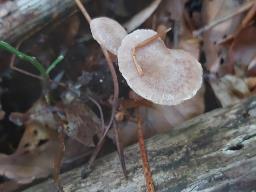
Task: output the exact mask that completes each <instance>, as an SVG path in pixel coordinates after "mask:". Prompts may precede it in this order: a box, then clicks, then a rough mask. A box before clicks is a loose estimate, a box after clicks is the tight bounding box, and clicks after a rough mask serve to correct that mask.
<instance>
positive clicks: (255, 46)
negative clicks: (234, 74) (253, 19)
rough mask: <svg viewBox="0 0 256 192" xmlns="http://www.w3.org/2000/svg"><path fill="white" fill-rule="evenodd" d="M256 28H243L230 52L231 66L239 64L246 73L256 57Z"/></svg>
mask: <svg viewBox="0 0 256 192" xmlns="http://www.w3.org/2000/svg"><path fill="white" fill-rule="evenodd" d="M255 34H256V27H255V26H253V25H251V26H247V27H245V28H243V29H242V30H241V31H240V32H239V34H238V35H237V37H236V38H235V39H234V41H233V43H232V46H231V47H230V50H229V59H230V65H232V66H233V65H234V64H235V63H239V64H240V65H241V67H242V66H243V67H242V68H244V70H245V71H247V68H248V66H249V64H250V68H253V63H251V62H252V61H253V60H254V59H255V57H256V36H255Z"/></svg>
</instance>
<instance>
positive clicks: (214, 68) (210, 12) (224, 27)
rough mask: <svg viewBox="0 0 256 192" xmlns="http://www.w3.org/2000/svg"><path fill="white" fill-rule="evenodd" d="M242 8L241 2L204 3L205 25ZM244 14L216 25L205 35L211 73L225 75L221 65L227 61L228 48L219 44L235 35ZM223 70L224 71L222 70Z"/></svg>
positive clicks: (220, 0)
mask: <svg viewBox="0 0 256 192" xmlns="http://www.w3.org/2000/svg"><path fill="white" fill-rule="evenodd" d="M240 6H241V4H240V2H239V1H226V0H219V1H203V9H202V18H203V20H204V23H205V25H206V24H208V23H210V22H212V21H214V20H217V19H219V18H222V17H225V16H226V15H228V14H230V13H233V12H235V11H236V10H237V9H238V8H239V7H240ZM241 19H242V14H240V15H237V16H235V17H232V18H231V19H229V20H227V21H225V22H223V23H221V24H219V25H216V26H215V27H213V28H212V29H210V30H208V31H206V32H205V33H204V35H203V41H204V52H205V55H206V62H207V63H206V66H207V68H208V70H209V71H210V72H213V73H217V72H218V73H225V71H221V65H223V64H225V63H226V61H227V51H226V48H224V47H221V46H219V45H218V42H220V41H222V40H223V39H225V38H226V37H227V36H229V35H230V34H233V33H234V32H235V30H236V29H237V27H238V26H239V24H240V22H241ZM222 70H223V69H222Z"/></svg>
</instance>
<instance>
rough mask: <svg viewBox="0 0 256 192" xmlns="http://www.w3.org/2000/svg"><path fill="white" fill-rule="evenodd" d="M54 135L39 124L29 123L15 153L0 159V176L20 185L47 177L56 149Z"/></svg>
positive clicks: (56, 142)
mask: <svg viewBox="0 0 256 192" xmlns="http://www.w3.org/2000/svg"><path fill="white" fill-rule="evenodd" d="M56 135H57V134H56V132H55V131H53V130H50V129H48V128H46V127H44V126H43V125H42V124H40V123H39V122H31V123H30V124H29V125H27V127H26V129H25V133H24V135H23V137H22V139H21V142H20V143H19V146H18V148H17V150H16V152H15V153H14V154H12V155H8V156H2V157H1V158H0V175H3V176H5V177H7V178H10V179H14V180H16V181H17V182H18V183H22V184H25V183H30V182H31V181H33V180H34V179H37V178H42V177H46V176H48V175H49V174H50V173H51V170H52V167H53V159H54V156H55V153H56V151H57V148H58V141H57V139H56V138H57V137H56Z"/></svg>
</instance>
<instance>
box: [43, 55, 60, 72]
mask: <svg viewBox="0 0 256 192" xmlns="http://www.w3.org/2000/svg"><path fill="white" fill-rule="evenodd" d="M63 59H64V56H63V55H59V57H57V59H55V60H54V61H53V62H52V64H51V65H50V66H49V67H48V68H47V70H46V73H47V75H49V74H50V72H51V71H52V70H53V69H54V68H55V67H56V66H57V65H58V64H59V63H60V62H61V61H62V60H63Z"/></svg>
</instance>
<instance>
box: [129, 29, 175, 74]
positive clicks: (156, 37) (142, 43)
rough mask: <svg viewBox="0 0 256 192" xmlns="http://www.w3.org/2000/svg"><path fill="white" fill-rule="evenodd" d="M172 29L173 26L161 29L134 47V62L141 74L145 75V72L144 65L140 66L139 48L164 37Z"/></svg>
mask: <svg viewBox="0 0 256 192" xmlns="http://www.w3.org/2000/svg"><path fill="white" fill-rule="evenodd" d="M171 29H172V28H168V29H166V30H164V31H161V32H159V33H157V34H155V35H153V36H152V37H150V38H148V39H145V40H144V41H142V42H141V43H139V44H137V45H136V46H135V47H133V48H132V59H133V63H134V64H135V67H136V70H137V72H138V74H139V75H140V76H143V74H144V73H143V69H142V67H141V66H140V64H139V63H138V61H137V58H136V52H137V50H138V49H140V48H143V47H145V46H147V45H149V44H150V43H153V42H155V41H156V40H157V39H158V38H161V37H164V36H165V35H166V33H168V32H169V31H170V30H171Z"/></svg>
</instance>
